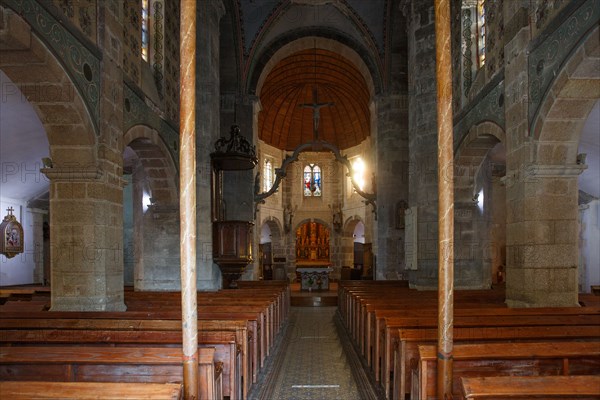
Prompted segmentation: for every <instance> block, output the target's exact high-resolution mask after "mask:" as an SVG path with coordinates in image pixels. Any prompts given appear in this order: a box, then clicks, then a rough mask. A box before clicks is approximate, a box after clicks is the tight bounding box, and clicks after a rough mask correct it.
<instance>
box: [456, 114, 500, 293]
mask: <svg viewBox="0 0 600 400" xmlns="http://www.w3.org/2000/svg"><path fill="white" fill-rule="evenodd" d="M505 140H506V136H505V132H504V130H503V129H502V128H501V127H500V126H498V125H497V124H495V123H493V122H489V121H486V122H482V123H480V124H477V125H474V126H472V127H471V129H470V130H469V132H468V133H467V135H466V136H465V137H464V139H463V141H462V142H461V143H460V145H459V147H458V149H457V151H456V154H455V160H454V193H455V199H454V201H455V203H454V208H455V216H454V221H455V222H454V228H455V232H454V235H455V237H456V238H457V240H456V242H455V252H454V259H455V264H456V265H457V266H458V268H457V271H458V273H457V274H456V277H455V280H456V283H455V284H456V286H457V287H463V288H473V289H475V288H489V287H490V285H491V284H492V283H496V280H495V279H494V277H495V274H496V271H497V269H498V267H499V265H500V264H502V263H503V261H502V260H503V256H502V255H503V254H504V255H505V253H506V250H505V247H506V246H505V243H506V239H505V234H504V235H501V234H497V233H495V232H496V231H499V232H506V193H505V189H504V186H503V184H502V182H501V180H500V179H501V178H500V176H503V175H505V169H506V153H505V148H504V143H505ZM496 164H498V165H497V166H496ZM493 199H496V201H493ZM494 217H495V219H494ZM504 259H505V256H504Z"/></svg>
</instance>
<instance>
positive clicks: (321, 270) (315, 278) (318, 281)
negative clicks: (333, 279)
mask: <svg viewBox="0 0 600 400" xmlns="http://www.w3.org/2000/svg"><path fill="white" fill-rule="evenodd" d="M331 271H333V268H331V267H298V268H296V272H298V273H300V289H301V290H307V291H309V292H310V291H313V290H329V273H330V272H331Z"/></svg>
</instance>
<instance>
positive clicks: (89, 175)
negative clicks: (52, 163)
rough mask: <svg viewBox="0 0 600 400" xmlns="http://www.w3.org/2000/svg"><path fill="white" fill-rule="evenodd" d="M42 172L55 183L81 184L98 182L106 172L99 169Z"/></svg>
mask: <svg viewBox="0 0 600 400" xmlns="http://www.w3.org/2000/svg"><path fill="white" fill-rule="evenodd" d="M40 172H41V173H43V174H44V175H46V176H47V177H48V179H50V180H51V181H54V182H61V181H68V182H80V181H90V180H91V181H98V180H100V179H102V178H103V177H104V172H103V171H102V170H101V169H100V168H98V167H95V166H94V167H89V168H86V167H72V168H71V167H54V168H42V169H40Z"/></svg>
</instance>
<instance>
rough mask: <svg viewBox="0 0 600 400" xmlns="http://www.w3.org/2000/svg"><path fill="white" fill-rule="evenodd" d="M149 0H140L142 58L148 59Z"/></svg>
mask: <svg viewBox="0 0 600 400" xmlns="http://www.w3.org/2000/svg"><path fill="white" fill-rule="evenodd" d="M149 13H150V0H142V58H143V59H144V61H148V47H149V43H150V34H149V32H150V31H149V29H150V28H149V27H150V25H149V16H150V14H149Z"/></svg>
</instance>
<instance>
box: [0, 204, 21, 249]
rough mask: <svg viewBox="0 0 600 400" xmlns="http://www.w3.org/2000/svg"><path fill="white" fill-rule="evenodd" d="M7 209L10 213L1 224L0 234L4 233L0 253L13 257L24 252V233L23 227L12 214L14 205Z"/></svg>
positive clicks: (0, 243) (0, 242)
mask: <svg viewBox="0 0 600 400" xmlns="http://www.w3.org/2000/svg"><path fill="white" fill-rule="evenodd" d="M7 211H8V214H7V215H6V216H5V217H4V220H3V221H2V223H1V224H0V234H1V235H2V240H1V241H0V254H3V255H4V256H6V258H12V257H14V256H16V255H17V254H19V253H22V252H23V239H24V234H23V227H22V226H21V224H20V223H19V221H17V218H16V217H15V216H14V215H13V214H12V211H13V209H12V207H11V208H9V209H8V210H7Z"/></svg>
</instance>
